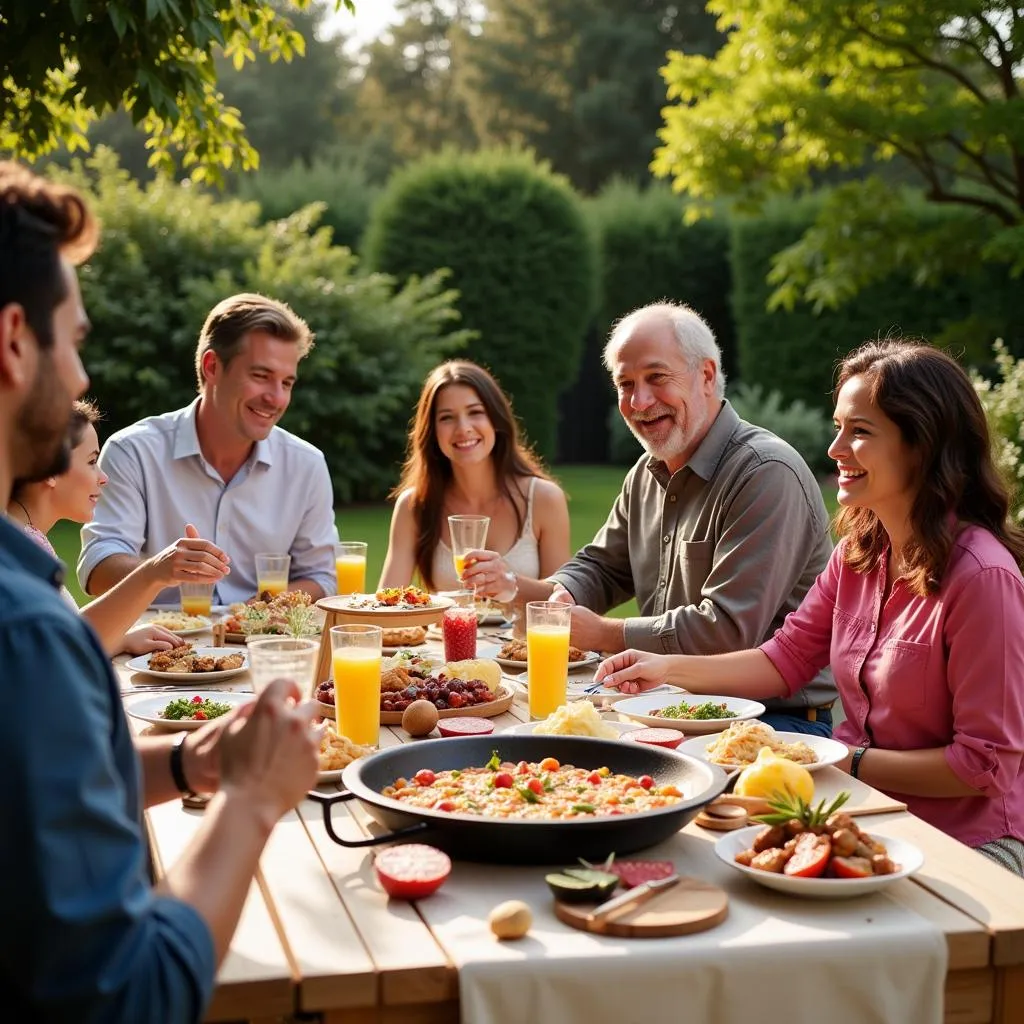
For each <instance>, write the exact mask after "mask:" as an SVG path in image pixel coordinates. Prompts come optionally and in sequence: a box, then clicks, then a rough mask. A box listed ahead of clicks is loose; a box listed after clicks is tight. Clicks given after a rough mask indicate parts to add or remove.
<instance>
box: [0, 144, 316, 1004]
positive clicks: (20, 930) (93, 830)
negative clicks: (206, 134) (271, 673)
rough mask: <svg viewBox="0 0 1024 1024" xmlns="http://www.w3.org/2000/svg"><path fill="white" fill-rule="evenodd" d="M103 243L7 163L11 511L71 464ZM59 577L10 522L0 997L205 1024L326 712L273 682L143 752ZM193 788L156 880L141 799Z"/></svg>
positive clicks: (4, 253) (1, 729)
mask: <svg viewBox="0 0 1024 1024" xmlns="http://www.w3.org/2000/svg"><path fill="white" fill-rule="evenodd" d="M97 233H98V232H97V227H96V224H95V221H94V220H93V218H92V216H91V214H90V213H89V210H88V208H87V207H86V205H85V203H84V201H83V200H82V198H81V197H80V196H79V195H78V194H77V193H76V192H74V191H73V190H72V189H70V188H67V187H64V186H57V185H53V184H50V183H48V182H46V181H44V180H43V179H41V178H38V177H36V176H35V175H33V174H31V173H30V172H29V171H27V170H26V169H24V168H22V167H20V166H19V165H17V164H14V163H0V507H5V506H6V503H7V500H8V498H9V495H10V490H11V484H12V481H13V480H14V479H16V478H18V479H34V478H35V479H38V478H40V477H43V476H47V475H50V474H52V473H54V472H57V471H59V470H60V468H61V467H62V465H63V462H64V460H66V458H67V447H66V440H67V431H68V424H69V419H70V414H71V403H72V400H73V399H74V398H76V397H78V396H79V395H81V394H82V393H83V392H84V390H85V388H86V386H87V385H88V377H87V376H86V374H85V371H84V369H83V367H82V363H81V360H80V358H79V348H80V347H81V345H82V343H83V341H84V338H85V335H86V333H87V331H88V326H89V325H88V320H87V318H86V315H85V311H84V309H83V308H82V300H81V295H80V293H79V289H78V281H77V277H76V274H75V269H74V266H75V264H76V263H78V262H80V261H81V260H83V259H86V258H88V255H89V254H90V253H91V251H92V249H93V247H94V245H95V241H96V237H97ZM63 573H64V569H63V566H62V565H61V564H60V563H59V562H57V561H56V560H55V559H53V558H52V557H51V556H50V555H49V554H48V553H47V552H45V551H43V550H42V548H40V547H39V546H38V545H37V544H36V543H35V542H34V541H32V540H31V539H30V538H29V537H27V536H26V535H25V534H24V532H23V531H22V530H21V529H20V528H18V527H17V526H15V525H14V524H12V523H10V522H9V521H7V520H6V518H4V517H0V666H2V675H0V688H2V692H3V695H4V697H5V698H6V699H5V701H4V705H5V707H6V708H7V709H8V710H7V713H6V714H4V715H3V716H0V772H2V773H3V777H4V779H5V794H4V799H3V800H2V801H0V905H2V906H3V913H2V914H0V988H2V990H3V992H4V999H5V1002H6V1005H7V1007H8V1010H9V1011H13V1016H14V1019H16V1020H19V1021H21V1020H40V1021H42V1020H46V1021H50V1020H52V1021H70V1020H74V1021H79V1020H81V1021H85V1020H89V1021H104V1022H106V1021H118V1022H120V1021H124V1022H133V1024H134V1022H137V1021H149V1020H159V1021H168V1022H177V1021H197V1020H199V1019H201V1017H202V1014H203V1009H204V1006H205V1005H206V1003H207V1001H208V999H209V996H210V994H211V991H212V988H213V979H214V971H215V969H216V965H217V964H218V963H219V962H220V960H221V959H222V958H223V956H224V954H225V952H226V951H227V947H228V944H229V942H230V939H231V935H232V933H233V931H234V929H235V927H236V925H237V923H238V916H239V914H240V912H241V909H242V904H243V902H244V900H245V897H246V893H247V892H248V889H249V884H250V882H251V879H252V875H253V872H254V871H255V868H256V865H257V862H258V859H259V856H260V852H261V851H262V849H263V846H264V844H265V842H266V839H267V837H268V835H269V834H270V831H271V829H272V828H273V826H274V824H275V823H276V821H277V819H278V818H279V817H280V815H281V814H282V813H284V812H285V811H286V810H287V809H289V808H290V807H293V806H294V805H295V803H296V802H297V801H298V800H299V799H300V798H301V797H302V795H303V793H304V792H305V791H306V790H307V789H308V788H309V787H310V786H311V785H313V784H314V782H315V779H316V771H317V746H318V741H317V736H316V733H315V731H314V730H312V729H311V728H310V723H311V719H312V715H313V713H314V712H313V709H312V706H309V705H302V706H299V705H296V703H295V698H297V697H298V688H297V687H296V686H295V685H294V684H293V683H290V682H288V681H285V680H277V681H276V682H275V683H273V684H272V685H271V686H270V687H268V688H267V690H265V691H264V692H263V693H262V694H261V695H260V697H259V698H258V699H257V700H256V701H254V703H252V704H249V705H247V706H246V708H244V709H242V710H241V711H240V712H239V713H236V714H234V715H233V716H231V718H230V720H228V721H224V720H221V721H220V722H216V723H211V725H210V726H208V727H206V728H205V729H203V730H200V731H199V732H196V733H188V734H185V735H186V736H188V737H190V739H189V745H188V747H185V746H184V745H183V744H180V743H179V744H178V745H177V746H175V745H174V738H173V737H171V738H163V737H161V738H149V739H140V740H139V741H138V742H137V744H133V741H132V737H131V735H130V733H129V730H128V726H127V723H126V721H125V717H124V713H123V711H122V709H121V705H120V698H119V694H118V689H117V681H116V678H115V676H114V674H113V670H112V668H111V666H110V663H109V661H108V660H107V658H106V656H105V654H104V653H103V650H102V648H101V647H100V645H99V642H98V640H97V638H96V635H95V634H94V633H93V631H92V629H91V627H90V626H89V625H88V624H87V623H86V622H85V621H84V620H83V619H81V618H80V617H79V616H78V615H77V614H76V613H75V611H74V609H72V608H70V607H69V606H68V604H67V603H66V602H65V601H64V600H63V599H62V598H61V596H60V593H59V588H60V585H61V582H62V580H63ZM221 723H223V724H221ZM140 769H141V770H140ZM189 789H195V790H198V791H206V792H213V791H214V790H216V791H217V792H216V795H215V796H214V797H213V798H212V800H211V801H210V803H209V805H208V807H207V810H206V812H205V815H204V821H203V824H202V827H201V828H200V830H199V832H198V833H197V835H196V836H195V839H194V840H193V842H192V843H191V844H190V845H189V847H188V848H187V849H186V850H185V852H184V853H183V855H182V857H181V858H180V859H179V861H178V862H177V863H176V864H174V865H173V866H172V867H171V868H170V869H169V870H168V871H167V874H166V875H165V877H164V878H163V879H162V880H161V881H160V882H159V884H158V885H157V886H155V887H152V886H150V884H149V881H148V878H147V873H146V849H145V843H144V840H143V831H142V819H141V812H142V807H143V806H144V805H148V804H155V803H158V802H161V801H164V800H169V799H172V798H173V797H175V796H176V795H177V794H178V792H179V791H187V790H189Z"/></svg>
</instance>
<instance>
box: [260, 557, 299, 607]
mask: <svg viewBox="0 0 1024 1024" xmlns="http://www.w3.org/2000/svg"><path fill="white" fill-rule="evenodd" d="M291 564H292V556H291V555H268V554H263V555H257V556H256V593H257V594H262V593H264V592H267V593H269V594H270V596H271V597H277V595H278V594H283V593H284V592H285V591H286V590H287V589H288V570H289V569H290V568H291Z"/></svg>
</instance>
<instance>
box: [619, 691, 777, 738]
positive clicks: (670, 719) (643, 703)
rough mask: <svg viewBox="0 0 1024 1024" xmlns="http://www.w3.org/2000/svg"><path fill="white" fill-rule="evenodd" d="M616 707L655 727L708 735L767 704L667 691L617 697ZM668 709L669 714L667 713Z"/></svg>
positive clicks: (761, 710)
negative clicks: (618, 699) (672, 693)
mask: <svg viewBox="0 0 1024 1024" xmlns="http://www.w3.org/2000/svg"><path fill="white" fill-rule="evenodd" d="M615 710H616V711H618V712H619V714H620V715H628V716H629V717H630V718H632V719H633V721H635V722H643V724H644V725H648V726H650V727H651V728H653V729H678V730H679V731H680V732H685V733H691V734H694V735H705V734H708V733H713V732H721V731H722V730H723V729H725V728H726V727H727V726H729V725H730V724H731V723H733V722H742V721H746V720H747V719H750V718H757V717H758V715H763V714H764V705H763V704H760V703H758V701H756V700H747V699H745V698H742V697H713V696H707V695H702V696H696V695H694V694H689V693H688V694H686V695H685V696H683V697H676V696H672V695H667V696H666V695H665V694H663V693H658V694H654V695H653V696H651V695H650V694H646V693H643V694H639V695H638V696H636V697H627V698H626V699H625V700H620V701H617V702H616V704H615ZM666 712H668V714H666Z"/></svg>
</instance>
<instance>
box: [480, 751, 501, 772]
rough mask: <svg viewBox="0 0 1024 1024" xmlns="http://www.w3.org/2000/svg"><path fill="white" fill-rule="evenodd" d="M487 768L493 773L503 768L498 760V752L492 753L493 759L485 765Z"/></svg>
mask: <svg viewBox="0 0 1024 1024" xmlns="http://www.w3.org/2000/svg"><path fill="white" fill-rule="evenodd" d="M484 767H485V768H489V769H490V770H491V771H492V772H496V771H497V770H498V769H499V768H500V767H501V761H500V760H499V758H498V752H497V750H492V751H491V759H490V761H488V762H487V764H485V765H484Z"/></svg>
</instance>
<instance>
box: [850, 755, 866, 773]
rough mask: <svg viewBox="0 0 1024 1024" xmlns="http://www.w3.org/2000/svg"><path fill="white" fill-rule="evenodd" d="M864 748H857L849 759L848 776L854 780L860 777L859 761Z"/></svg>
mask: <svg viewBox="0 0 1024 1024" xmlns="http://www.w3.org/2000/svg"><path fill="white" fill-rule="evenodd" d="M866 749H867V748H866V747H857V749H856V750H855V751H854V752H853V757H852V758H851V759H850V774H851V775H852V776H853V777H854V778H855V779H856V778H859V777H860V759H861V758H862V757H863V756H864V751H865V750H866Z"/></svg>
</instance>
